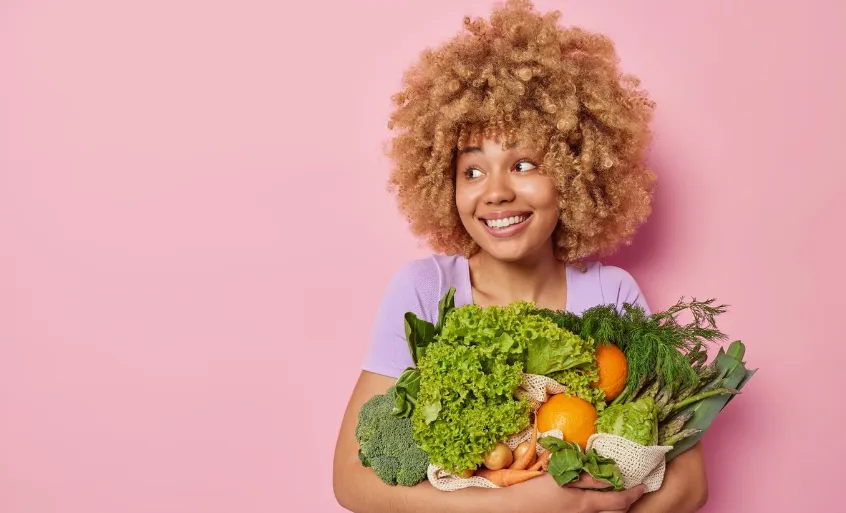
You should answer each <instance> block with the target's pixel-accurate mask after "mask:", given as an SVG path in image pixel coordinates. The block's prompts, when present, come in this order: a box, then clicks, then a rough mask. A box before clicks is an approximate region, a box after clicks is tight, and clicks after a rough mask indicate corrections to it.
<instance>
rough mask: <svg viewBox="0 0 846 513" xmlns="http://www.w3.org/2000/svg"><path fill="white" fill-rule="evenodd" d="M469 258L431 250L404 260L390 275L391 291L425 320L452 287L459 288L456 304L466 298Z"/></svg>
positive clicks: (390, 292)
mask: <svg viewBox="0 0 846 513" xmlns="http://www.w3.org/2000/svg"><path fill="white" fill-rule="evenodd" d="M467 276H468V275H467V259H466V258H464V257H463V256H460V255H441V254H430V255H427V256H425V257H419V258H414V259H411V260H409V261H407V262H405V263H403V264H401V265H400V266H399V267H398V268H397V270H396V271H395V272H394V275H393V277H392V279H391V283H390V285H389V287H388V288H389V295H390V296H391V297H392V298H393V299H394V300H395V301H398V302H400V303H403V304H405V306H414V307H415V308H414V311H415V313H418V314H422V315H423V316H424V317H426V318H427V319H426V320H430V321H433V319H430V318H429V317H431V316H432V315H433V314H435V312H437V306H438V301H440V300H441V298H442V297H443V296H444V295H445V294H446V293H447V291H448V290H449V289H450V288H451V287H455V288H456V304H460V303H461V302H462V301H463V300H464V299H465V298H464V297H463V295H464V289H465V286H464V285H465V281H467V279H468V277H467Z"/></svg>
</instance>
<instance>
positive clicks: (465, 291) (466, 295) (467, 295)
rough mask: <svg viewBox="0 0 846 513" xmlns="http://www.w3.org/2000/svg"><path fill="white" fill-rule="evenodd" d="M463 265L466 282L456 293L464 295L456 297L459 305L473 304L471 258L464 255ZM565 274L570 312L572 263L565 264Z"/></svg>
mask: <svg viewBox="0 0 846 513" xmlns="http://www.w3.org/2000/svg"><path fill="white" fill-rule="evenodd" d="M461 265H462V266H463V267H462V273H461V276H462V278H463V280H464V283H463V284H462V287H461V288H460V289H459V290H456V295H458V294H461V295H462V296H463V297H461V298H458V297H457V298H456V304H457V306H461V305H470V304H473V285H472V283H470V260H469V259H467V257H464V256H462V257H461ZM564 275H565V276H566V280H567V299H566V300H565V305H564V311H565V312H569V311H570V305H571V304H572V303H571V301H570V298H571V297H572V294H571V292H572V291H573V286H572V285H573V272H572V267H571V266H570V265H565V267H564Z"/></svg>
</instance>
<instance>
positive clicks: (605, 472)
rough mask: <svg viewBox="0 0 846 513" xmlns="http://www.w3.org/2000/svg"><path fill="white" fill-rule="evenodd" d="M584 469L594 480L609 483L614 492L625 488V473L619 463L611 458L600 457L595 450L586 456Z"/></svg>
mask: <svg viewBox="0 0 846 513" xmlns="http://www.w3.org/2000/svg"><path fill="white" fill-rule="evenodd" d="M583 468H584V471H585V472H587V473H588V474H590V475H591V476H593V478H594V479H598V480H600V481H605V482H607V483H609V484H610V485H611V486H612V487H613V488H614V490H622V489H623V488H624V486H623V473H622V471H621V470H620V467H619V466H618V465H617V462H616V461H614V460H613V459H611V458H605V457H603V456H600V455H599V453H597V452H596V450H595V449H591V450H590V451H588V453H587V454H586V455H585V462H584V467H583Z"/></svg>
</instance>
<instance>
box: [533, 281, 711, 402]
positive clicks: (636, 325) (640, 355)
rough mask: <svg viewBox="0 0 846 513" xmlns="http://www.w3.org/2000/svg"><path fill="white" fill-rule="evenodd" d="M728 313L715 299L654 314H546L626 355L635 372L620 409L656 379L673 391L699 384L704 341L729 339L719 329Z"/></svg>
mask: <svg viewBox="0 0 846 513" xmlns="http://www.w3.org/2000/svg"><path fill="white" fill-rule="evenodd" d="M726 309H727V306H726V305H715V300H714V299H708V300H706V301H697V300H696V299H695V298H692V299H691V300H690V301H685V300H684V298H681V299H680V300H679V301H678V302H677V303H676V304H674V305H673V306H671V307H670V308H667V309H666V310H664V311H662V312H657V313H654V314H652V315H647V314H646V312H645V310H644V309H643V308H642V307H640V306H639V305H634V304H629V303H626V304H624V305H623V308H622V311H620V310H618V309H617V308H616V307H615V306H614V305H600V306H595V307H592V308H589V309H587V310H585V311H584V312H583V313H582V315H581V316H576V315H574V314H572V313H569V312H562V311H552V310H545V311H542V313H543V314H544V315H546V316H547V317H549V318H551V319H552V320H554V321H555V322H556V323H557V324H558V325H559V326H560V327H562V328H564V329H567V330H569V331H572V332H573V333H576V334H578V335H579V336H581V337H582V338H590V339H592V340H594V341H595V342H597V343H613V344H616V345H617V346H618V347H619V348H620V349H621V350H622V351H623V353H624V354H625V355H626V359H627V360H628V364H629V372H628V377H627V379H626V387H625V389H624V390H623V393H622V394H620V395H619V396H618V397H617V398H616V399H615V400H614V402H613V403H612V404H619V403H625V402H628V401H629V400H630V399H632V398H634V397H635V394H636V393H637V392H638V391H639V390H640V388H641V387H642V386H643V385H644V384H645V383H647V382H651V381H653V380H656V381H657V382H658V384H659V385H660V386H661V387H662V388H665V387H666V388H668V389H670V390H680V389H682V388H685V387H693V386H695V385H697V384H698V382H699V376H698V374H697V370H698V368H699V367H701V365H702V363H704V358H703V356H707V355H706V354H705V352H704V350H703V349H702V345H703V342H715V341H718V340H724V339H725V338H726V335H725V334H724V333H722V332H721V331H720V330H719V329H718V328H717V325H716V317H717V316H718V315H720V314H722V313H724V312H725V311H726ZM684 312H688V313H689V314H690V316H691V317H692V319H691V320H690V322H687V323H682V322H680V320H679V316H680V315H681V314H682V313H684Z"/></svg>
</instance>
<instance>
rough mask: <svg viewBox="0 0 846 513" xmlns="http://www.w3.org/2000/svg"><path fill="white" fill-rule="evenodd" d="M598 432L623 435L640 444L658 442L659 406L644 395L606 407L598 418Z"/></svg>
mask: <svg viewBox="0 0 846 513" xmlns="http://www.w3.org/2000/svg"><path fill="white" fill-rule="evenodd" d="M596 432H597V433H608V434H611V435H617V436H622V437H623V438H626V439H628V440H631V441H632V442H635V443H638V444H640V445H656V444H657V443H658V408H656V406H655V400H654V399H652V397H650V396H644V397H642V398H640V399H638V400H637V401H632V402H630V403H626V404H614V405H611V406H609V407H608V408H606V409H605V410H603V411H602V413H601V414H600V415H599V418H598V419H596Z"/></svg>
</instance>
